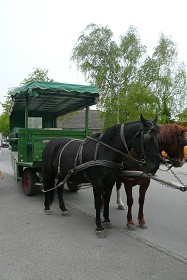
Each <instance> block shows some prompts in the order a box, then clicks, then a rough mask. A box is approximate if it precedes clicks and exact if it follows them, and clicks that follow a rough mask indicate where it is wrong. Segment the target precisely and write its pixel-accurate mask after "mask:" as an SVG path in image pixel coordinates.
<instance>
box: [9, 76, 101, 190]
mask: <svg viewBox="0 0 187 280" xmlns="http://www.w3.org/2000/svg"><path fill="white" fill-rule="evenodd" d="M98 97H99V94H98V88H97V87H96V86H82V85H75V84H63V83H50V82H41V81H36V82H32V83H29V84H27V85H24V86H22V87H19V88H15V89H14V91H13V92H12V103H11V108H10V135H9V139H10V148H11V161H12V166H13V169H14V173H15V176H16V180H17V181H19V180H22V185H23V190H24V193H25V194H26V195H32V194H34V192H35V189H36V185H37V182H38V177H39V176H40V171H41V166H42V152H43V149H44V147H45V145H46V143H47V142H49V141H50V140H52V139H54V138H58V137H67V136H68V137H73V138H79V139H83V138H85V137H86V136H87V135H91V134H92V131H91V130H90V129H89V123H88V114H89V106H91V105H94V104H96V103H97V101H98ZM81 109H85V126H84V128H83V129H75V128H69V129H68V128H67V129H61V128H57V118H58V117H59V116H64V115H66V114H68V113H71V112H75V111H78V110H81ZM69 188H70V189H71V188H72V190H73V186H72V185H70V184H69Z"/></svg>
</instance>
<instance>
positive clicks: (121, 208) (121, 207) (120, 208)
mask: <svg viewBox="0 0 187 280" xmlns="http://www.w3.org/2000/svg"><path fill="white" fill-rule="evenodd" d="M118 209H119V210H126V208H125V206H124V205H123V204H121V205H118Z"/></svg>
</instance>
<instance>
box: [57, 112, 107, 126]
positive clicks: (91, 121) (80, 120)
mask: <svg viewBox="0 0 187 280" xmlns="http://www.w3.org/2000/svg"><path fill="white" fill-rule="evenodd" d="M85 112H86V111H85V110H81V111H78V112H75V113H73V114H72V115H71V116H70V115H67V116H64V117H63V120H58V124H57V126H58V127H60V128H84V127H85ZM88 127H89V128H90V129H93V130H100V129H101V128H102V122H101V121H100V120H99V117H98V111H97V110H89V118H88Z"/></svg>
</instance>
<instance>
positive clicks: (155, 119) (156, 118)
mask: <svg viewBox="0 0 187 280" xmlns="http://www.w3.org/2000/svg"><path fill="white" fill-rule="evenodd" d="M157 120H158V116H156V117H155V118H154V119H153V120H152V122H153V123H154V124H156V123H157Z"/></svg>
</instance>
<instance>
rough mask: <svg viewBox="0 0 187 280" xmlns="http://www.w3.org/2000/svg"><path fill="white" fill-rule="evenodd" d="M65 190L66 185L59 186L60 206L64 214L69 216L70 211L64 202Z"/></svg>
mask: <svg viewBox="0 0 187 280" xmlns="http://www.w3.org/2000/svg"><path fill="white" fill-rule="evenodd" d="M63 190H64V186H61V187H59V188H57V193H58V201H59V207H60V209H61V211H62V216H65V217H68V216H69V212H68V210H67V209H66V206H65V203H64V197H63Z"/></svg>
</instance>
